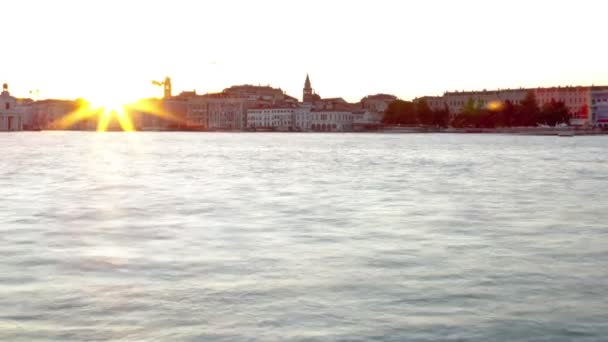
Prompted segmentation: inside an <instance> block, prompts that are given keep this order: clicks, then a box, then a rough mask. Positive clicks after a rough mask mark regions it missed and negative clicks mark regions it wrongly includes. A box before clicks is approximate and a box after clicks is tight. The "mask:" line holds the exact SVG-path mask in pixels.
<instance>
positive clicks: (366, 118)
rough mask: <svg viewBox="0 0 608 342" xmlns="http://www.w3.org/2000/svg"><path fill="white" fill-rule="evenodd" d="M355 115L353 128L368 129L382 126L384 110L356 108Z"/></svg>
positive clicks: (358, 129) (356, 129)
mask: <svg viewBox="0 0 608 342" xmlns="http://www.w3.org/2000/svg"><path fill="white" fill-rule="evenodd" d="M352 115H353V130H355V131H367V130H375V129H378V128H380V126H381V125H382V118H383V116H384V115H383V114H382V112H377V111H375V110H365V109H361V110H354V111H353V112H352Z"/></svg>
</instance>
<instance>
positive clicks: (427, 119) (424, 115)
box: [415, 99, 434, 126]
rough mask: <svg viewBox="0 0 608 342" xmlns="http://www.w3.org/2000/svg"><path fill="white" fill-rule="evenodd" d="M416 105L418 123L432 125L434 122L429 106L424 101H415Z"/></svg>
mask: <svg viewBox="0 0 608 342" xmlns="http://www.w3.org/2000/svg"><path fill="white" fill-rule="evenodd" d="M415 104H416V116H417V117H418V122H420V123H421V124H423V125H429V126H430V125H432V124H433V121H434V117H433V110H432V109H431V107H430V106H429V104H428V102H426V100H424V99H422V100H417V101H416V102H415Z"/></svg>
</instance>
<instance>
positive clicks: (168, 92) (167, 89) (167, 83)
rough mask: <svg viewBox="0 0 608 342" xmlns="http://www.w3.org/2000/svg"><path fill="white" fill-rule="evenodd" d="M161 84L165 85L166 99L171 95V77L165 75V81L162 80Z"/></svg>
mask: <svg viewBox="0 0 608 342" xmlns="http://www.w3.org/2000/svg"><path fill="white" fill-rule="evenodd" d="M163 85H164V87H165V91H164V95H165V98H166V99H168V98H170V97H171V77H169V76H167V77H165V81H164V82H163Z"/></svg>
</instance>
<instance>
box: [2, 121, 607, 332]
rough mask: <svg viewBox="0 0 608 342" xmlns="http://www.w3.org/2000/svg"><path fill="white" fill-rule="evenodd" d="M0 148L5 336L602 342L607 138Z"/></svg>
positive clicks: (292, 137)
mask: <svg viewBox="0 0 608 342" xmlns="http://www.w3.org/2000/svg"><path fill="white" fill-rule="evenodd" d="M0 146H1V147H0V150H1V152H2V157H0V260H1V261H2V262H1V263H0V308H1V310H0V340H7V341H35V340H57V341H71V340H119V341H120V340H123V341H134V340H138V341H141V340H144V341H145V340H166V341H176V340H185V341H213V340H259V341H273V340H310V341H315V340H383V341H384V340H386V341H405V340H411V341H414V340H415V341H435V340H442V341H462V340H468V341H514V340H521V341H571V340H581V341H600V340H605V339H606V336H608V290H607V289H608V194H607V190H608V154H607V153H606V146H608V137H575V138H559V137H531V136H500V135H447V134H445V135H440V134H437V135H432V134H428V135H398V134H395V135H381V134H245V133H243V134H222V133H218V134H197V133H135V134H123V133H105V134H96V133H77V132H71V133H70V132H42V133H16V134H0Z"/></svg>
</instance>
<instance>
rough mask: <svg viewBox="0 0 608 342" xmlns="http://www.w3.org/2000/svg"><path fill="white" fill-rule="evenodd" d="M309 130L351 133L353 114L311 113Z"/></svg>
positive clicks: (346, 112) (321, 111)
mask: <svg viewBox="0 0 608 342" xmlns="http://www.w3.org/2000/svg"><path fill="white" fill-rule="evenodd" d="M310 130H311V131H314V132H351V131H352V130H353V113H352V112H350V111H329V110H320V111H316V110H315V111H312V112H311V113H310Z"/></svg>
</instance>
